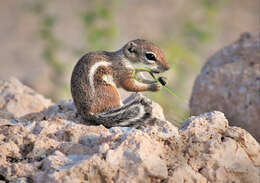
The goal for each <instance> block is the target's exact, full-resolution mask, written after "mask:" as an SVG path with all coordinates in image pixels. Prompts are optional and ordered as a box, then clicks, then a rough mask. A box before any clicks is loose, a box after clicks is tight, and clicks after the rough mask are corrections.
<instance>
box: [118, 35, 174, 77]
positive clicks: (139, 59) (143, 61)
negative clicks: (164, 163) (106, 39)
mask: <svg viewBox="0 0 260 183" xmlns="http://www.w3.org/2000/svg"><path fill="white" fill-rule="evenodd" d="M123 54H124V56H125V58H126V59H127V60H129V61H130V62H131V63H132V64H133V66H134V67H148V68H150V69H151V70H152V71H153V72H155V73H160V72H164V71H166V70H169V68H170V65H169V64H168V62H167V61H166V59H165V56H164V53H163V51H162V50H161V49H160V48H159V47H157V46H156V45H155V44H153V43H151V42H149V41H146V40H143V39H136V40H133V41H130V42H128V43H127V44H126V45H125V46H124V47H123Z"/></svg>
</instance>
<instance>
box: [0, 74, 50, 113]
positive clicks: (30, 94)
mask: <svg viewBox="0 0 260 183" xmlns="http://www.w3.org/2000/svg"><path fill="white" fill-rule="evenodd" d="M0 91H1V93H0V111H1V112H0V116H9V118H11V117H12V116H11V115H10V113H12V114H13V115H14V116H15V117H20V116H23V115H25V114H27V113H32V112H40V111H41V110H43V109H45V108H47V107H49V106H50V105H52V104H53V103H52V102H51V101H50V100H48V99H46V98H44V97H43V96H42V95H40V94H38V93H36V92H35V91H33V90H32V89H31V88H28V87H27V86H24V85H23V84H22V83H21V82H20V81H18V80H17V79H15V78H10V79H9V80H7V81H0ZM8 114H9V115H8Z"/></svg>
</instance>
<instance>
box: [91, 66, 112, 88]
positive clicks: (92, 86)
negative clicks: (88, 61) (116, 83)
mask: <svg viewBox="0 0 260 183" xmlns="http://www.w3.org/2000/svg"><path fill="white" fill-rule="evenodd" d="M109 65H111V63H109V62H106V61H100V62H97V63H95V64H94V65H92V66H91V69H90V71H89V74H88V78H89V84H90V88H91V91H92V92H93V93H94V92H95V86H94V75H95V73H96V71H97V69H98V68H99V67H100V66H109Z"/></svg>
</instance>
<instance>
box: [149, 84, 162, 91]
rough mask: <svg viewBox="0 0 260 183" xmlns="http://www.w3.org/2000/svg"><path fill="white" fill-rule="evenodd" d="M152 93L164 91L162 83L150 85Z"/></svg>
mask: <svg viewBox="0 0 260 183" xmlns="http://www.w3.org/2000/svg"><path fill="white" fill-rule="evenodd" d="M149 89H150V91H153V92H156V91H159V90H160V89H162V85H161V84H160V83H153V84H151V85H150V88H149Z"/></svg>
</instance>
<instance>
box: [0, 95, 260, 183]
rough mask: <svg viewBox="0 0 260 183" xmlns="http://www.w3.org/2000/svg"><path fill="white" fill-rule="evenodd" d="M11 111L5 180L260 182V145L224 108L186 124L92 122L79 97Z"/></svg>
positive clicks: (0, 127)
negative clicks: (77, 103)
mask: <svg viewBox="0 0 260 183" xmlns="http://www.w3.org/2000/svg"><path fill="white" fill-rule="evenodd" d="M0 93H1V91H0ZM0 97H1V96H0ZM18 102H19V101H18ZM156 105H157V104H156ZM154 108H155V111H160V110H161V109H160V108H158V106H157V107H156V106H154ZM158 114H159V115H158ZM154 115H157V116H160V115H161V116H162V113H161V112H156V114H154ZM3 116H5V117H6V118H3V119H1V118H0V181H2V180H3V181H4V182H14V183H26V182H36V183H38V182H39V183H41V182H44V183H45V182H47V183H63V182H65V183H66V182H67V183H70V182H75V183H77V182H79V183H80V182H90V183H92V182H93V183H98V182H100V183H102V182H108V183H110V182H111V183H112V182H148V183H149V182H169V183H179V182H202V183H203V182H240V183H243V182H245V183H255V182H260V145H259V144H258V142H257V141H256V140H255V139H254V138H253V137H252V136H251V135H250V134H249V133H248V132H247V131H245V130H243V129H241V128H239V127H230V126H229V125H228V120H227V119H226V118H225V116H224V114H223V113H221V112H210V113H205V114H202V115H200V116H193V117H191V118H189V119H188V120H186V121H185V122H183V124H182V126H181V127H180V128H179V129H177V128H176V127H175V126H173V125H172V124H171V123H170V122H167V121H165V120H164V117H163V116H162V118H161V120H158V121H156V122H155V123H154V124H153V125H152V126H143V127H140V128H138V129H136V128H130V127H113V128H110V129H107V128H105V127H104V126H102V125H100V126H90V125H87V124H88V123H87V122H85V121H82V119H81V118H79V117H78V116H77V114H76V109H75V107H74V105H73V103H72V101H71V100H64V101H62V102H60V103H58V104H56V105H53V106H50V107H49V108H48V109H44V110H43V111H41V112H36V113H35V112H34V113H30V114H26V115H25V116H22V117H20V118H14V119H12V118H9V115H3Z"/></svg>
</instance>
